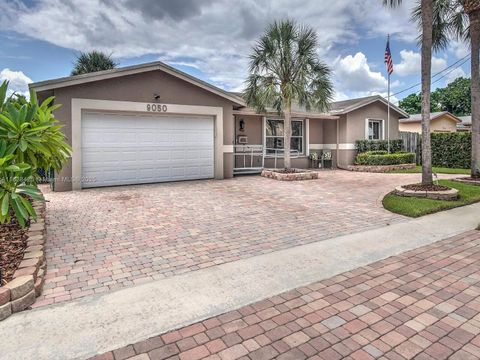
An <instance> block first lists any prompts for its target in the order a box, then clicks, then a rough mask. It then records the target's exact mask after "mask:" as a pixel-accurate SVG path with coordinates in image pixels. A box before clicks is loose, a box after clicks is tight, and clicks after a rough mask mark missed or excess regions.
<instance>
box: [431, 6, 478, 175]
mask: <svg viewBox="0 0 480 360" xmlns="http://www.w3.org/2000/svg"><path fill="white" fill-rule="evenodd" d="M435 12H436V13H437V14H438V16H437V17H435V21H434V23H433V25H434V33H438V34H444V35H443V36H445V37H447V36H448V35H452V34H453V36H455V37H456V38H457V39H462V40H464V41H469V42H470V51H471V63H470V67H471V76H472V79H471V94H470V98H471V114H472V166H471V176H472V178H480V0H436V1H435ZM435 40H437V39H435Z"/></svg>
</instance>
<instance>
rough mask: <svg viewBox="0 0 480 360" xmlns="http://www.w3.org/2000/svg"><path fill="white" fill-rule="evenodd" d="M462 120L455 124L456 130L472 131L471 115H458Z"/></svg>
mask: <svg viewBox="0 0 480 360" xmlns="http://www.w3.org/2000/svg"><path fill="white" fill-rule="evenodd" d="M458 118H459V119H460V120H461V121H462V122H461V123H460V124H457V131H472V116H471V115H466V116H459V117H458Z"/></svg>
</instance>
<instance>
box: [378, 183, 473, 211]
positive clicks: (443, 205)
mask: <svg viewBox="0 0 480 360" xmlns="http://www.w3.org/2000/svg"><path fill="white" fill-rule="evenodd" d="M438 183H439V185H441V186H446V187H448V188H453V189H456V190H458V198H457V199H456V200H453V201H451V200H435V199H429V198H426V197H423V198H417V197H406V196H399V195H395V193H394V192H392V193H390V194H388V195H386V196H385V197H384V198H383V206H384V208H385V209H387V210H389V211H391V212H394V213H396V214H400V215H405V216H409V217H419V216H423V215H427V214H432V213H435V212H438V211H442V210H448V209H452V208H455V207H459V206H464V205H469V204H473V203H476V202H479V201H480V187H478V186H476V185H469V184H463V183H459V182H455V181H451V180H440V181H439V182H438Z"/></svg>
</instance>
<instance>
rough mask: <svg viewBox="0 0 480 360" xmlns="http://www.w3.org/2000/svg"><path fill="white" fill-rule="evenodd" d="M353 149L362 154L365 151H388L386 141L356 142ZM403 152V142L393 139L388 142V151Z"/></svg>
mask: <svg viewBox="0 0 480 360" xmlns="http://www.w3.org/2000/svg"><path fill="white" fill-rule="evenodd" d="M355 149H356V150H357V153H363V152H366V151H376V150H383V151H385V152H387V151H388V141H387V140H357V141H355ZM402 150H403V140H402V139H394V140H390V151H391V152H392V153H396V152H399V151H402Z"/></svg>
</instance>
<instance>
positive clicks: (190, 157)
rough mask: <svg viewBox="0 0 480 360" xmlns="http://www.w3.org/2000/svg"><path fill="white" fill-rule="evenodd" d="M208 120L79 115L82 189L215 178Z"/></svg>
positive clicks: (201, 118) (108, 114) (212, 143)
mask: <svg viewBox="0 0 480 360" xmlns="http://www.w3.org/2000/svg"><path fill="white" fill-rule="evenodd" d="M213 134H214V130H213V118H212V117H205V116H203V117H202V116H182V115H168V116H160V115H155V116H149V115H132V114H110V113H97V112H95V113H84V114H83V117H82V187H84V188H85V187H98V186H112V185H128V184H142V183H154V182H163V181H177V180H193V179H208V178H213V177H214V166H213V164H214V158H213V154H214V135H213Z"/></svg>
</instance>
